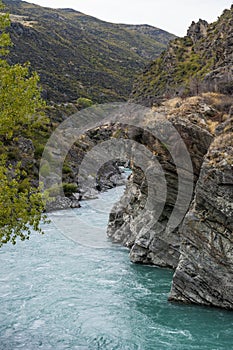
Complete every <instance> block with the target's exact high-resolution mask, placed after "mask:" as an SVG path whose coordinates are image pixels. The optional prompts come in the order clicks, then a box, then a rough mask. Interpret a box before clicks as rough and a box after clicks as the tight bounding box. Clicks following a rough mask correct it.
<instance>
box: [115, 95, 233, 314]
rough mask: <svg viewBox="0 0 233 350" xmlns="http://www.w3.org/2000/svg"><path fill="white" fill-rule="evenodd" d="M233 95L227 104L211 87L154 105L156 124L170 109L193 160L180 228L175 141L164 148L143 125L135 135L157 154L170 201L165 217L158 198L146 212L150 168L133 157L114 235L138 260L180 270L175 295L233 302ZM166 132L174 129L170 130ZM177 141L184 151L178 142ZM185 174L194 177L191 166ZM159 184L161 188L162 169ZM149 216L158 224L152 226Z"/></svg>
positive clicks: (231, 305) (199, 300)
mask: <svg viewBox="0 0 233 350" xmlns="http://www.w3.org/2000/svg"><path fill="white" fill-rule="evenodd" d="M231 102H232V99H230V100H228V104H226V97H225V96H223V95H218V94H214V93H207V94H203V95H202V96H199V97H190V98H186V99H181V98H175V99H173V100H168V101H166V102H164V103H163V104H162V105H161V106H160V107H156V108H154V111H156V114H155V115H154V119H153V118H150V120H149V128H150V129H151V131H153V128H155V127H156V128H157V127H158V124H159V123H160V120H159V115H161V114H162V115H163V116H165V117H166V118H167V120H169V121H170V122H171V123H172V125H173V126H174V127H175V128H176V130H177V131H178V132H179V134H180V136H181V138H182V140H183V141H184V142H185V144H186V147H187V149H188V152H189V154H190V157H191V160H192V165H193V173H194V188H195V197H194V199H193V202H192V203H190V209H189V211H188V213H187V215H186V216H185V219H184V221H183V222H182V223H181V224H180V225H179V226H178V227H177V228H176V229H175V230H168V227H167V225H168V222H169V218H170V216H171V213H172V212H173V210H174V207H175V206H176V200H177V195H178V191H177V189H178V177H177V169H176V165H175V164H174V161H173V160H172V159H171V156H169V154H168V152H167V151H168V149H169V148H168V145H166V147H164V145H163V144H161V143H159V142H157V141H155V140H154V139H153V138H152V139H150V138H149V137H148V135H146V134H145V133H144V132H143V131H140V132H139V131H134V133H133V134H131V137H132V139H134V140H135V141H137V142H140V143H143V144H145V145H147V147H148V148H149V149H150V151H151V152H152V153H154V154H156V155H157V158H158V160H159V163H160V164H161V165H162V168H163V172H164V174H165V178H166V182H167V196H166V202H165V205H164V208H163V211H162V214H161V215H160V216H159V218H157V211H159V210H160V205H161V203H159V202H158V203H154V204H155V205H154V207H153V209H152V210H151V211H150V212H149V214H148V211H147V214H148V215H147V216H145V217H142V216H141V215H140V214H141V213H142V212H143V209H144V207H145V204H146V201H147V198H148V191H149V190H148V183H147V179H146V176H145V173H146V172H147V170H148V169H146V171H142V170H141V169H140V167H138V166H136V165H135V164H132V165H131V166H132V170H133V172H132V175H131V177H130V179H129V181H128V184H127V187H126V191H125V194H124V196H123V197H122V199H121V200H120V202H119V203H117V204H116V205H115V207H114V208H113V211H112V213H111V214H110V219H109V226H108V236H109V237H110V238H111V239H112V240H113V241H114V242H118V243H121V244H123V245H125V246H127V247H128V248H129V249H130V258H131V260H132V261H133V262H136V263H144V264H154V265H157V266H161V267H171V268H173V269H176V272H175V275H174V280H173V286H172V291H171V295H170V300H173V301H174V300H176V301H183V302H193V303H198V304H205V305H214V306H221V307H225V308H233V303H232V289H233V285H232V264H233V256H232V238H231V235H232V224H233V221H232V213H233V207H232V202H233V187H232V182H233V181H232V180H233V179H232V173H233V171H232V170H233V162H232V156H233V152H232V136H233V134H232V117H231V116H230V113H231V112H230V111H229V109H230V106H231ZM223 105H224V108H223ZM226 105H227V107H226ZM164 131H165V132H166V133H169V130H168V129H166V130H164ZM161 132H163V128H162V127H161ZM172 142H173V141H172ZM173 147H174V148H173V150H174V149H175V150H177V152H178V153H179V152H180V149H179V145H178V144H176V145H173ZM181 176H182V175H181ZM183 176H184V178H188V174H187V173H185V172H184V173H183ZM179 180H180V179H179ZM187 186H188V184H187ZM190 186H191V183H190ZM153 187H154V188H155V189H157V191H161V189H162V186H161V183H160V182H159V181H156V176H155V177H154V184H153ZM148 216H149V217H148ZM137 218H140V220H139V219H137ZM149 221H150V222H153V224H152V225H150V229H149V230H148V229H146V228H147V226H148V222H149Z"/></svg>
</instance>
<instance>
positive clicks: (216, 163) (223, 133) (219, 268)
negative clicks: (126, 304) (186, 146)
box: [170, 117, 233, 309]
mask: <svg viewBox="0 0 233 350" xmlns="http://www.w3.org/2000/svg"><path fill="white" fill-rule="evenodd" d="M232 139H233V118H232V117H231V119H229V120H228V121H227V122H225V123H224V124H223V125H222V126H220V127H219V135H218V136H217V137H216V138H215V140H214V142H213V143H212V144H211V146H210V149H209V151H208V154H207V155H206V157H205V161H204V163H203V166H202V170H201V174H200V178H199V180H198V183H197V187H196V193H195V198H194V201H193V204H192V207H191V209H190V210H189V212H188V213H187V215H186V217H185V220H184V222H183V225H182V227H181V230H180V233H181V235H182V245H181V257H180V260H179V264H178V267H177V269H176V272H175V275H174V278H173V284H172V289H171V294H170V300H172V301H182V302H186V303H197V304H202V305H212V306H218V307H224V308H228V309H233V283H232V281H233V248H232V247H233V143H232Z"/></svg>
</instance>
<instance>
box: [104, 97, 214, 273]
mask: <svg viewBox="0 0 233 350" xmlns="http://www.w3.org/2000/svg"><path fill="white" fill-rule="evenodd" d="M204 101H205V99H204V97H202V98H201V97H200V98H190V99H187V100H184V101H182V100H181V99H175V100H173V101H169V102H167V103H165V104H164V105H163V106H162V107H160V108H157V109H156V111H157V112H158V115H157V116H158V118H156V117H155V119H154V120H152V119H150V122H149V125H150V129H151V131H153V128H155V127H156V128H157V127H158V123H160V121H159V113H163V115H166V118H167V120H169V121H170V122H171V123H172V124H173V126H174V127H175V128H176V130H177V131H178V132H179V134H180V136H181V138H182V139H183V141H184V142H185V144H186V147H187V149H188V152H189V154H190V157H191V160H192V164H193V172H194V182H195V183H196V181H197V179H198V177H199V172H200V169H201V165H202V162H203V157H204V155H205V154H206V152H207V150H208V147H209V145H210V143H211V141H212V139H213V135H212V134H211V132H210V131H211V130H210V125H211V123H212V118H213V115H214V116H215V118H217V119H221V114H219V113H218V112H217V110H214V109H213V107H211V106H210V105H207V104H206V103H205V102H204ZM164 131H165V132H166V133H169V130H168V129H166V130H163V128H162V127H161V132H164ZM131 136H132V138H133V139H134V140H137V142H142V143H144V144H146V145H147V147H149V149H150V151H151V152H152V153H154V154H157V157H158V160H159V162H160V164H161V165H162V168H163V171H164V174H165V178H166V181H167V191H168V192H167V197H166V203H165V206H164V209H163V212H162V213H161V216H160V217H159V220H158V221H157V220H156V219H155V216H156V211H158V210H159V209H160V206H161V203H155V207H154V209H153V210H151V211H150V212H149V213H148V212H147V214H148V216H145V217H143V218H142V217H141V216H140V213H141V212H142V211H143V209H144V207H145V204H146V201H147V198H148V184H147V179H146V176H145V173H146V172H147V171H148V169H146V170H145V171H144V172H142V170H141V169H140V168H139V167H137V166H135V165H132V170H133V173H132V175H131V177H130V179H129V181H128V184H127V187H126V191H125V195H124V196H123V198H122V199H121V201H120V202H119V203H118V204H116V206H115V207H114V208H113V211H112V213H111V214H110V219H109V226H108V236H109V237H110V238H111V239H112V240H113V241H114V242H118V243H122V244H123V245H125V246H127V247H129V248H130V258H131V260H132V261H133V262H137V263H144V264H155V265H159V266H162V267H171V268H176V266H177V264H178V261H179V256H180V241H181V236H180V232H179V230H178V229H176V230H174V231H169V230H167V224H168V220H169V218H170V216H171V213H172V211H173V209H174V206H175V203H176V200H177V191H178V176H177V172H176V165H175V164H174V162H173V160H172V158H171V156H170V155H169V153H168V151H167V149H166V147H165V145H161V144H160V143H159V142H156V141H155V140H154V139H153V138H152V139H150V138H148V135H144V134H143V132H142V131H138V132H136V131H135V132H134V134H133V135H131ZM174 149H176V151H177V152H178V153H179V152H180V149H179V145H178V144H177V145H174ZM183 176H184V177H188V175H187V173H184V174H183ZM153 181H154V188H155V189H157V192H159V191H160V190H161V184H160V182H158V181H156V177H155V179H154V180H153ZM190 186H192V184H190ZM138 217H139V218H140V219H137V218H138ZM153 220H154V225H152V227H151V228H150V230H146V229H145V228H146V226H147V224H148V221H150V222H151V221H152V222H153Z"/></svg>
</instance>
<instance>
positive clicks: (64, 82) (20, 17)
mask: <svg viewBox="0 0 233 350" xmlns="http://www.w3.org/2000/svg"><path fill="white" fill-rule="evenodd" d="M3 2H4V3H5V4H6V6H7V9H8V10H9V12H10V14H11V21H12V24H11V29H10V34H11V38H12V41H13V44H14V46H13V47H12V48H11V52H10V55H9V61H10V63H22V64H24V63H25V62H28V61H29V62H30V63H31V67H32V69H33V70H35V71H37V72H38V74H39V76H40V79H41V84H42V87H43V97H44V98H46V99H47V100H49V101H54V102H67V101H68V102H71V101H75V100H76V99H77V98H79V97H86V98H90V99H92V100H93V101H94V102H98V103H102V102H110V101H114V102H115V101H124V100H127V98H128V97H129V94H130V92H131V90H132V83H133V80H134V77H135V76H136V74H138V72H140V71H141V70H142V69H143V67H144V65H145V64H147V63H148V62H149V61H150V60H152V59H154V58H156V57H158V55H159V54H160V53H161V52H162V51H163V50H164V49H165V48H166V46H167V43H168V42H169V41H170V40H171V39H173V38H174V37H175V36H174V35H172V34H169V33H167V32H166V31H163V30H160V29H158V28H154V27H151V26H130V25H121V24H112V23H107V22H104V21H100V20H98V19H96V18H94V17H91V16H87V15H85V14H82V13H80V12H78V11H74V10H71V9H57V10H56V9H49V8H45V7H41V6H38V5H34V4H31V3H30V4H29V3H27V2H24V1H20V0H14V1H13V0H5V1H3Z"/></svg>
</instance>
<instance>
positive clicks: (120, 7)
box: [26, 0, 232, 36]
mask: <svg viewBox="0 0 233 350" xmlns="http://www.w3.org/2000/svg"><path fill="white" fill-rule="evenodd" d="M26 1H27V2H31V3H34V4H38V5H41V6H46V7H53V8H73V9H75V10H77V11H80V12H83V13H85V14H87V15H91V16H94V17H97V18H99V19H102V20H105V21H108V22H113V23H127V24H150V25H152V26H155V27H158V28H161V29H164V30H167V31H168V32H170V33H173V34H176V35H178V36H184V35H185V34H186V32H187V29H188V27H189V26H190V24H191V22H192V21H193V20H194V21H195V22H197V21H198V20H199V18H201V19H205V20H206V21H208V22H214V21H215V20H217V18H218V16H220V15H221V14H222V12H223V10H224V9H225V8H230V6H231V5H232V0H32V1H31V0H26Z"/></svg>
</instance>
